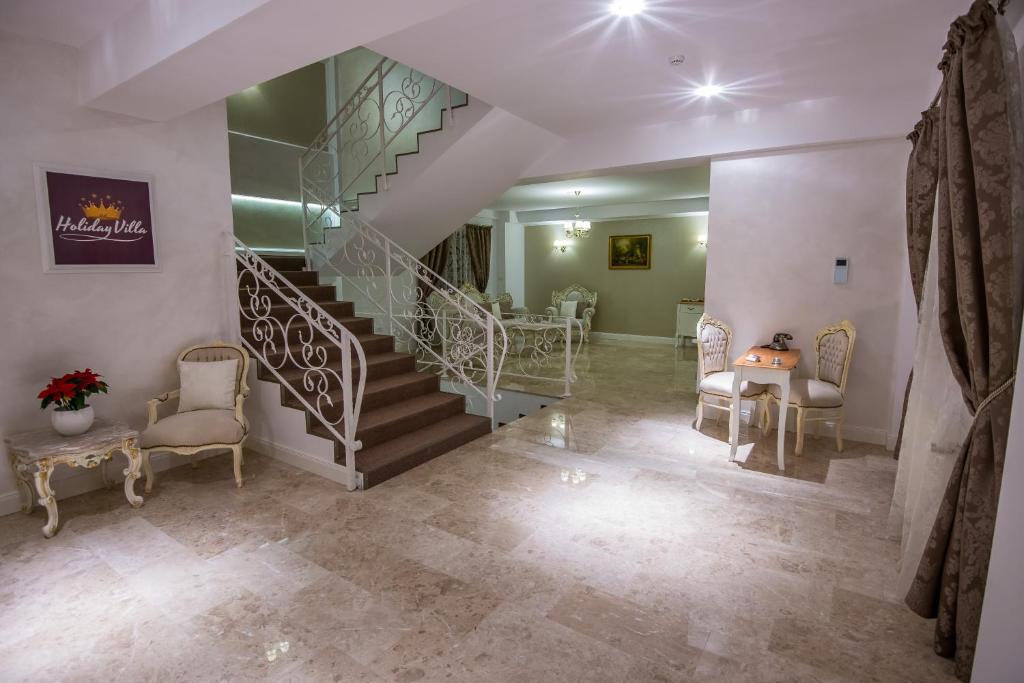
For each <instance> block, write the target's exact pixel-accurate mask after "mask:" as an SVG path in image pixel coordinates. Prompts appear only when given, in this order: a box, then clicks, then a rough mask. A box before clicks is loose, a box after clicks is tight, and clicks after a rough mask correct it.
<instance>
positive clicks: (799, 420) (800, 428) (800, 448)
mask: <svg viewBox="0 0 1024 683" xmlns="http://www.w3.org/2000/svg"><path fill="white" fill-rule="evenodd" d="M793 452H794V453H796V454H797V455H803V452H804V409H803V408H797V409H796V449H794V451H793Z"/></svg>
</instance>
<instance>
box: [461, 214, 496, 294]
mask: <svg viewBox="0 0 1024 683" xmlns="http://www.w3.org/2000/svg"><path fill="white" fill-rule="evenodd" d="M466 244H467V246H468V247H469V261H470V265H471V266H472V269H473V282H474V283H475V284H476V288H477V289H478V290H479V291H481V292H482V291H484V290H485V289H487V280H488V279H490V271H491V228H490V226H486V225H467V226H466Z"/></svg>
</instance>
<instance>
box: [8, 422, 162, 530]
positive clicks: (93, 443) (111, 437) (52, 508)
mask: <svg viewBox="0 0 1024 683" xmlns="http://www.w3.org/2000/svg"><path fill="white" fill-rule="evenodd" d="M138 438H139V433H138V431H136V430H134V429H132V428H131V427H129V426H128V425H126V424H124V423H121V422H112V421H108V420H96V422H95V424H93V426H92V428H91V429H90V430H89V431H87V432H86V433H85V434H80V435H78V436H70V437H66V436H61V435H59V434H57V433H56V432H54V431H53V430H52V429H38V430H35V431H31V432H22V433H20V434H12V435H11V436H9V437H7V438H6V439H5V441H6V442H7V447H8V450H9V451H10V457H11V468H12V469H13V470H14V476H15V478H16V480H17V482H18V488H19V490H20V491H21V494H22V501H23V503H22V508H21V509H22V511H24V512H25V513H26V514H29V513H31V512H32V507H33V496H32V487H31V486H30V483H29V477H30V476H31V477H32V479H33V480H34V482H35V488H36V493H37V494H38V496H39V504H40V505H42V506H43V507H45V508H46V512H47V515H48V518H47V520H46V526H44V527H43V535H44V536H46V537H47V538H52V537H53V535H54V534H56V533H57V531H58V529H59V527H60V518H59V516H58V513H57V498H56V497H55V496H54V493H53V489H52V488H51V487H50V475H51V474H53V470H54V468H55V467H56V466H57V465H61V464H63V465H68V466H69V467H86V468H89V469H92V468H94V467H98V466H100V464H101V463H102V462H104V461H106V460H110V459H111V458H113V456H114V453H116V452H118V451H120V452H121V453H124V454H125V456H126V457H127V458H128V467H127V468H126V469H125V470H124V495H125V498H127V499H128V503H129V504H131V506H132V507H139V506H140V505H142V496H139V495H136V493H135V480H137V479H138V478H139V470H140V469H141V467H142V455H141V453H140V451H139V448H138ZM101 471H102V468H101ZM103 474H104V480H106V476H105V473H103Z"/></svg>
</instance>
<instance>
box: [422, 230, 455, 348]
mask: <svg viewBox="0 0 1024 683" xmlns="http://www.w3.org/2000/svg"><path fill="white" fill-rule="evenodd" d="M420 262H421V263H422V264H423V265H425V266H426V267H427V268H429V269H430V271H432V272H430V271H425V270H423V269H419V270H418V272H417V273H416V278H417V280H418V282H417V283H416V311H417V312H416V335H417V336H418V337H420V338H421V339H430V338H431V337H432V336H433V333H434V328H435V327H436V325H437V323H436V321H435V320H434V317H433V314H432V313H431V311H430V307H429V306H428V305H427V297H428V296H429V295H430V292H431V291H433V290H432V288H431V285H437V283H438V277H437V275H439V274H440V273H443V272H444V269H445V267H446V266H447V265H448V240H443V241H442V242H441V243H440V244H438V245H437V246H436V247H434V248H433V249H431V250H430V251H428V252H427V253H426V255H424V256H423V257H422V258H420Z"/></svg>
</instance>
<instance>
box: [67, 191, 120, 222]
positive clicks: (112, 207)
mask: <svg viewBox="0 0 1024 683" xmlns="http://www.w3.org/2000/svg"><path fill="white" fill-rule="evenodd" d="M78 205H79V206H80V207H81V208H82V213H83V214H85V217H86V218H98V219H99V220H101V221H110V220H117V219H119V218H120V217H121V213H122V212H123V211H124V202H121V201H118V200H115V199H113V198H111V196H110V195H109V194H108V195H107V196H106V197H104V198H100V199H98V200H97V198H96V195H92V198H91V199H89V200H88V201H87V200H86V199H85V197H82V199H81V201H80V202H79V203H78Z"/></svg>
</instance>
